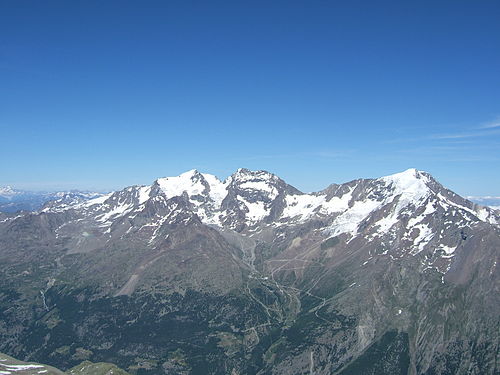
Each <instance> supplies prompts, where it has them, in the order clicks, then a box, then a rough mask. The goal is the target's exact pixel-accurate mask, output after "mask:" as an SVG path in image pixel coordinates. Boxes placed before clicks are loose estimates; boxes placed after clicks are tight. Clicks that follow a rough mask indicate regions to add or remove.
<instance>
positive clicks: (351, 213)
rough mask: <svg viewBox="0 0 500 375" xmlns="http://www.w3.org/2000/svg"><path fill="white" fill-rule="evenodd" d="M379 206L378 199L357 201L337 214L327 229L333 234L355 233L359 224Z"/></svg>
mask: <svg viewBox="0 0 500 375" xmlns="http://www.w3.org/2000/svg"><path fill="white" fill-rule="evenodd" d="M380 206H381V202H378V201H372V200H365V201H358V202H356V203H354V205H353V206H352V207H351V208H350V209H348V210H346V211H344V212H343V213H342V214H340V215H339V216H337V217H336V218H335V220H334V221H333V223H332V225H331V226H330V227H329V228H328V231H330V232H331V234H332V235H334V236H338V235H339V234H342V233H351V234H352V235H355V234H356V233H357V231H358V226H359V224H360V223H361V222H362V221H363V220H364V219H365V218H367V217H368V216H369V215H370V214H371V213H372V212H373V211H374V210H375V209H377V208H379V207H380Z"/></svg>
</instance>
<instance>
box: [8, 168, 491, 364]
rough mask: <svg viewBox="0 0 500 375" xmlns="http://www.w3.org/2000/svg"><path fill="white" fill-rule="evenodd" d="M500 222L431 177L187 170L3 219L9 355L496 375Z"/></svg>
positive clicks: (52, 359) (65, 361)
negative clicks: (325, 177) (314, 179)
mask: <svg viewBox="0 0 500 375" xmlns="http://www.w3.org/2000/svg"><path fill="white" fill-rule="evenodd" d="M499 222H500V218H499V216H498V212H497V211H494V210H491V209H488V208H486V207H482V206H478V205H476V204H474V203H472V202H469V201H467V200H465V199H463V198H461V197H459V196H457V195H456V194H454V193H453V192H451V191H449V190H447V189H445V188H444V187H443V186H441V185H440V184H439V183H438V182H437V181H435V180H434V179H433V178H432V177H431V176H430V175H428V174H427V173H425V172H420V171H417V170H413V169H411V170H407V171H405V172H402V173H399V174H395V175H392V176H387V177H383V178H379V179H373V180H355V181H352V182H349V183H346V184H340V185H331V186H329V187H328V188H327V189H325V190H323V191H321V192H317V193H310V194H305V193H302V192H300V191H298V190H297V189H295V188H293V187H292V186H290V185H288V184H286V183H285V182H284V181H283V180H281V179H280V178H278V177H277V176H274V175H272V174H271V173H268V172H265V171H257V172H253V171H249V170H245V169H240V170H238V171H237V172H236V173H235V174H233V175H232V176H230V177H228V178H227V179H226V180H225V181H220V180H219V179H217V178H216V177H215V176H211V175H208V174H203V173H199V172H197V171H189V172H186V173H185V174H182V175H180V176H178V177H169V178H160V179H158V180H157V181H155V182H154V183H153V184H152V185H151V186H132V187H128V188H126V189H124V190H122V191H118V192H114V193H110V194H107V195H104V196H100V197H97V198H95V199H90V200H85V201H84V200H82V201H78V202H73V203H68V201H64V202H63V201H61V202H60V204H57V203H51V204H50V205H47V206H46V207H44V208H43V209H42V210H40V211H38V212H34V213H21V214H2V215H1V216H0V272H1V276H2V277H1V278H0V336H1V337H0V338H1V341H0V350H2V351H4V352H7V353H10V354H13V355H15V356H17V357H19V358H23V359H29V360H37V361H44V362H46V363H50V364H54V365H56V366H57V367H59V368H63V369H68V368H70V367H71V366H74V365H77V364H78V363H80V362H81V361H82V360H91V361H93V362H101V361H103V362H113V363H116V364H118V365H119V366H120V367H122V368H124V369H126V370H127V371H129V372H130V373H132V374H148V373H154V374H183V373H185V374H251V373H255V374H304V373H308V374H309V373H314V374H331V373H339V374H355V373H356V374H358V373H366V374H377V373H388V374H399V373H401V374H451V373H453V374H460V373H463V374H493V373H495V371H497V370H498V369H497V368H496V367H495V366H497V363H498V361H499V357H498V356H499V354H498V353H499V350H498V343H499V336H498V335H499V334H498V332H499V329H498V328H499V317H498V311H499V307H500V301H499V297H498V296H499V295H500V294H499V282H498V280H499V277H498V276H499V271H498V267H497V262H498V255H499V249H500V229H499V225H498V223H499Z"/></svg>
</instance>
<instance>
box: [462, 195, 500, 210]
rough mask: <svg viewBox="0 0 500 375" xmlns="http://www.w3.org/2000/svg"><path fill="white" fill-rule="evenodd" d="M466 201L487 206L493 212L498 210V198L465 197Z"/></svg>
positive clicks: (499, 199)
mask: <svg viewBox="0 0 500 375" xmlns="http://www.w3.org/2000/svg"><path fill="white" fill-rule="evenodd" d="M467 199H469V200H471V201H472V202H475V203H477V204H480V205H483V206H489V207H490V208H493V209H495V210H500V197H491V196H486V197H472V196H470V197H467Z"/></svg>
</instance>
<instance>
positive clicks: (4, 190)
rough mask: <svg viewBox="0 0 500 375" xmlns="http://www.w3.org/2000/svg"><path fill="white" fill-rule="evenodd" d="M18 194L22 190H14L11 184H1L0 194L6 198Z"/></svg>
mask: <svg viewBox="0 0 500 375" xmlns="http://www.w3.org/2000/svg"><path fill="white" fill-rule="evenodd" d="M18 194H21V192H19V191H17V190H14V189H12V187H10V186H3V187H2V186H0V196H2V197H4V198H10V197H12V196H14V195H18Z"/></svg>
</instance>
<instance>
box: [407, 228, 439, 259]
mask: <svg viewBox="0 0 500 375" xmlns="http://www.w3.org/2000/svg"><path fill="white" fill-rule="evenodd" d="M414 228H416V229H418V236H417V238H415V240H414V241H413V246H415V247H416V251H413V252H412V255H415V254H418V253H420V252H421V251H422V250H423V249H424V247H425V245H427V244H428V243H429V241H430V240H431V239H432V237H433V236H434V234H433V233H432V230H431V228H429V226H428V225H427V224H418V225H415V227H414Z"/></svg>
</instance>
